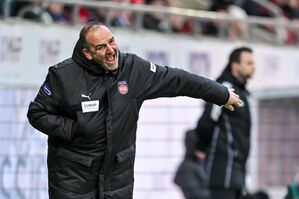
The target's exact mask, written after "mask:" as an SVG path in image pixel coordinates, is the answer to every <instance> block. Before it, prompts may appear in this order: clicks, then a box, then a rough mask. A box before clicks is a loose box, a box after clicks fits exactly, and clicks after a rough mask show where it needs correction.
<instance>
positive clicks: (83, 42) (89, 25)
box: [79, 21, 105, 49]
mask: <svg viewBox="0 0 299 199" xmlns="http://www.w3.org/2000/svg"><path fill="white" fill-rule="evenodd" d="M99 26H105V25H104V24H103V23H101V22H97V21H92V22H88V23H87V24H86V25H85V26H84V27H83V28H82V29H81V31H80V35H79V39H80V41H81V47H82V49H83V48H87V49H89V46H88V42H87V41H86V35H87V33H88V32H89V30H90V29H92V28H93V29H97V28H99Z"/></svg>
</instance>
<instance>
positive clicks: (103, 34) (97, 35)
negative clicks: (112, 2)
mask: <svg viewBox="0 0 299 199" xmlns="http://www.w3.org/2000/svg"><path fill="white" fill-rule="evenodd" d="M112 37H113V34H112V32H111V31H110V30H109V29H108V28H107V27H106V26H101V25H98V26H94V27H92V28H90V29H89V31H88V32H87V34H86V41H87V42H88V43H89V44H92V45H98V44H101V43H106V42H108V41H109V40H110V39H111V38H112Z"/></svg>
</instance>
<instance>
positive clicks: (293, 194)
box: [284, 172, 299, 199]
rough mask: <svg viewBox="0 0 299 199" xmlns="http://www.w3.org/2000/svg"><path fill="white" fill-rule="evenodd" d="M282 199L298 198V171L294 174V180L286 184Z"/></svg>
mask: <svg viewBox="0 0 299 199" xmlns="http://www.w3.org/2000/svg"><path fill="white" fill-rule="evenodd" d="M284 199H299V172H298V173H297V174H296V175H295V178H294V182H293V183H291V184H289V185H288V187H287V194H286V196H285V197H284Z"/></svg>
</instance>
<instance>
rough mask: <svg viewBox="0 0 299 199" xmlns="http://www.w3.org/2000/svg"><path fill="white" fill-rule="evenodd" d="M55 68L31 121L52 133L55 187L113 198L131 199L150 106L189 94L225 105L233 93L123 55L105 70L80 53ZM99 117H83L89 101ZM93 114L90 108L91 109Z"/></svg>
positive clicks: (33, 107) (50, 154) (50, 159)
mask: <svg viewBox="0 0 299 199" xmlns="http://www.w3.org/2000/svg"><path fill="white" fill-rule="evenodd" d="M81 48H82V47H81V43H80V40H79V41H78V42H77V44H76V47H75V49H74V53H73V56H72V58H70V59H67V60H65V61H63V62H62V63H59V64H57V65H55V66H52V67H50V68H49V72H48V75H47V77H46V80H45V82H44V83H43V85H42V86H41V88H40V90H39V93H38V95H37V97H36V98H35V100H34V102H31V103H30V106H29V111H28V115H27V116H28V119H29V121H30V123H31V124H32V126H33V127H35V128H36V129H38V130H39V131H41V132H43V133H45V134H47V135H48V172H49V185H53V186H55V187H58V188H62V189H65V190H69V191H71V192H77V193H86V192H90V191H93V190H97V189H98V191H99V196H100V198H101V199H103V198H105V199H106V198H112V199H127V198H128V199H129V198H132V192H133V182H134V178H133V167H134V159H135V142H136V126H137V120H138V113H139V109H140V108H141V105H142V103H143V101H144V100H147V99H154V98H157V97H174V96H190V97H195V98H202V99H204V100H207V101H210V102H213V103H216V104H219V105H221V104H224V103H225V102H226V101H227V100H228V97H229V93H228V91H227V89H226V88H225V87H224V86H222V85H220V84H218V83H215V82H213V81H211V80H208V79H206V78H203V77H199V76H196V75H194V74H190V73H188V72H185V71H183V70H179V69H173V68H170V67H161V66H158V65H154V64H152V63H150V62H148V61H145V60H143V59H141V58H140V57H138V56H136V55H133V54H122V53H120V55H119V68H118V69H117V70H115V71H110V72H106V71H105V70H104V69H103V67H102V66H100V65H98V64H96V63H94V62H92V61H88V60H87V59H86V58H85V57H84V55H83V54H82V53H81ZM97 100H98V101H99V107H98V109H99V110H98V111H95V112H85V113H83V112H82V111H83V110H82V107H81V105H82V102H84V101H86V102H90V101H92V102H90V103H89V105H87V106H95V107H96V106H97ZM87 108H88V107H87Z"/></svg>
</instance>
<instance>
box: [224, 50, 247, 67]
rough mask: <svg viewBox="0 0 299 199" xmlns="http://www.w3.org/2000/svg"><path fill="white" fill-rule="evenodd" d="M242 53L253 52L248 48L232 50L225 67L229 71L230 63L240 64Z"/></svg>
mask: <svg viewBox="0 0 299 199" xmlns="http://www.w3.org/2000/svg"><path fill="white" fill-rule="evenodd" d="M242 52H249V53H252V52H253V51H252V49H251V48H249V47H240V48H236V49H234V50H233V51H232V52H231V54H230V55H229V60H228V65H227V67H228V68H229V70H230V71H231V64H232V63H240V60H241V54H242Z"/></svg>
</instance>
